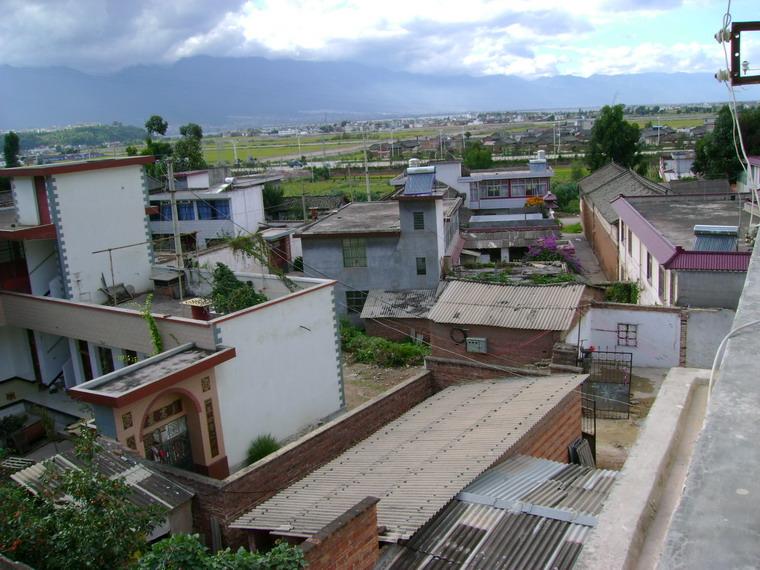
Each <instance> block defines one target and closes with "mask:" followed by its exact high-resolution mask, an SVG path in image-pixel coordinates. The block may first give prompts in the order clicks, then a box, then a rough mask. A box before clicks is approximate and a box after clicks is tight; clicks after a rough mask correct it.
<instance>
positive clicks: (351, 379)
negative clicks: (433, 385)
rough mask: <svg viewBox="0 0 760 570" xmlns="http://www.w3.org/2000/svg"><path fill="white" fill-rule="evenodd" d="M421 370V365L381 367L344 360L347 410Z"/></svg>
mask: <svg viewBox="0 0 760 570" xmlns="http://www.w3.org/2000/svg"><path fill="white" fill-rule="evenodd" d="M423 370H424V368H423V367H422V366H415V367H410V368H381V367H379V366H375V365H372V364H361V363H358V362H344V364H343V383H344V387H345V390H346V407H347V409H349V410H350V409H353V408H355V407H356V406H358V405H359V404H363V403H364V402H366V401H367V400H371V399H372V398H374V397H375V396H378V395H380V394H382V393H383V392H385V391H386V390H388V389H390V388H393V387H394V386H395V385H396V384H400V383H401V382H403V381H404V380H406V379H408V378H411V377H412V376H414V375H415V374H418V373H420V372H421V371H423Z"/></svg>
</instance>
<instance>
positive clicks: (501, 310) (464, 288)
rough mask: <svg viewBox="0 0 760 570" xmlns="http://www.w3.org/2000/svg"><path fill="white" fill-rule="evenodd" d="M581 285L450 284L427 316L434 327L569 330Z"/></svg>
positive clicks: (461, 282)
mask: <svg viewBox="0 0 760 570" xmlns="http://www.w3.org/2000/svg"><path fill="white" fill-rule="evenodd" d="M583 290H584V285H580V284H567V285H502V284H498V283H478V282H474V281H456V280H454V281H450V282H449V284H448V286H447V287H446V289H445V291H444V292H443V293H442V294H441V296H440V297H439V298H438V301H436V303H435V305H434V306H433V308H432V309H431V310H430V313H428V318H429V319H430V320H431V321H434V322H436V323H448V324H462V325H482V326H489V327H501V328H510V329H531V330H554V331H564V330H567V329H569V328H570V325H571V323H572V320H573V316H574V315H575V312H576V310H577V309H578V305H579V303H580V300H581V296H582V295H583Z"/></svg>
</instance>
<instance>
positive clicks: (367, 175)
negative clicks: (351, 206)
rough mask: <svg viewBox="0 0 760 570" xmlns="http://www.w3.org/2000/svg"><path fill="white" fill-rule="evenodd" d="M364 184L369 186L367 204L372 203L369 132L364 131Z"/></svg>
mask: <svg viewBox="0 0 760 570" xmlns="http://www.w3.org/2000/svg"><path fill="white" fill-rule="evenodd" d="M364 184H365V185H366V186H367V202H371V201H372V192H370V190H369V168H368V167H367V132H366V131H364Z"/></svg>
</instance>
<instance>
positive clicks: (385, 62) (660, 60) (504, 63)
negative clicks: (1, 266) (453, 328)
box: [0, 0, 760, 78]
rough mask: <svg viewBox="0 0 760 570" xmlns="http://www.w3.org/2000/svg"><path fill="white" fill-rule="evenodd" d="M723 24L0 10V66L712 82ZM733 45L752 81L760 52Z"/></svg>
mask: <svg viewBox="0 0 760 570" xmlns="http://www.w3.org/2000/svg"><path fill="white" fill-rule="evenodd" d="M725 11H726V2H718V1H714V0H411V1H409V0H321V1H314V0H312V1H309V0H151V1H149V0H0V14H2V18H0V64H8V65H13V66H20V67H22V66H51V65H55V66H66V67H72V68H75V69H79V70H81V71H86V72H95V73H109V72H114V71H118V70H119V69H122V68H124V67H129V66H133V65H140V64H155V63H172V62H174V61H177V60H179V59H181V58H184V57H190V56H195V55H212V56H262V57H267V58H272V59H275V58H277V59H279V58H289V59H301V60H312V61H351V62H360V63H365V64H369V65H378V66H383V67H387V68H391V69H396V70H404V71H411V72H419V73H430V74H436V75H445V74H467V75H494V74H504V75H518V76H521V77H527V78H531V77H544V76H553V75H578V76H583V77H586V76H590V75H593V74H623V73H626V74H627V73H641V72H649V71H657V72H710V73H714V72H715V71H717V70H718V69H721V68H725V67H726V66H725V63H724V55H723V51H722V48H721V46H720V45H719V44H718V43H717V42H716V41H715V40H714V39H713V36H714V34H715V33H716V32H717V31H718V30H719V29H720V27H721V24H722V20H723V15H724V13H725ZM731 14H732V17H733V20H734V21H747V20H752V19H753V18H754V19H760V2H758V0H735V1H733V2H732V3H731ZM757 35H758V36H759V38H758V40H760V32H758V33H757ZM744 44H746V46H747V49H748V52H747V54H748V56H747V57H748V58H749V59H750V61H751V62H752V60H753V58H754V59H756V60H758V65H757V67H758V68H760V41H754V40H753V39H752V38H750V37H749V36H748V37H746V38H745V41H744ZM755 56H756V57H755ZM752 67H753V68H754V67H755V66H754V65H752Z"/></svg>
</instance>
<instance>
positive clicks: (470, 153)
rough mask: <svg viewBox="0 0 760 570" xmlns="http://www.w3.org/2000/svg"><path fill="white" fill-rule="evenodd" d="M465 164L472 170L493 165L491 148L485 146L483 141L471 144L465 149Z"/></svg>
mask: <svg viewBox="0 0 760 570" xmlns="http://www.w3.org/2000/svg"><path fill="white" fill-rule="evenodd" d="M464 165H465V166H466V167H467V168H471V169H472V170H479V169H483V168H490V167H491V166H493V159H492V158H491V150H490V149H488V148H486V147H484V146H483V143H481V142H475V143H473V144H471V145H470V146H468V147H467V149H466V150H465V151H464Z"/></svg>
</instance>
